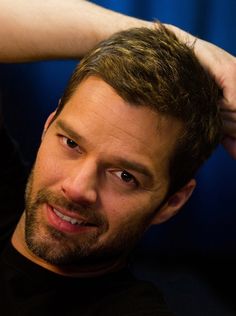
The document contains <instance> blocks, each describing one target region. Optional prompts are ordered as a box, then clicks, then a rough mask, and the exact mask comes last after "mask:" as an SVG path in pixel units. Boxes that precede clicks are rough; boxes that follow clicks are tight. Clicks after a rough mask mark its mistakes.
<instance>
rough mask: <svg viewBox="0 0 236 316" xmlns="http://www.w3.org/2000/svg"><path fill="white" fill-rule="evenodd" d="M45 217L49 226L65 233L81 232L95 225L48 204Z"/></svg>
mask: <svg viewBox="0 0 236 316" xmlns="http://www.w3.org/2000/svg"><path fill="white" fill-rule="evenodd" d="M47 219H48V222H49V224H50V225H51V226H53V227H54V228H55V229H57V230H59V231H62V232H65V233H81V232H84V231H86V230H88V229H91V228H95V227H96V225H94V224H92V223H90V222H88V221H87V220H85V219H84V218H79V217H78V215H77V214H73V213H72V212H68V211H65V210H59V209H58V208H56V207H53V206H50V205H47Z"/></svg>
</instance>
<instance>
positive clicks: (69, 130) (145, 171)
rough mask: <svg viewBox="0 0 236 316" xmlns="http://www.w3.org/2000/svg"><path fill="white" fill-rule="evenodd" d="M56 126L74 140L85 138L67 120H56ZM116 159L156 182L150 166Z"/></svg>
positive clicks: (119, 163)
mask: <svg viewBox="0 0 236 316" xmlns="http://www.w3.org/2000/svg"><path fill="white" fill-rule="evenodd" d="M56 126H57V127H59V128H61V129H62V130H63V131H64V132H66V133H67V134H68V135H69V136H70V137H71V138H72V139H73V140H75V141H81V140H84V138H83V137H82V136H80V135H79V134H78V133H76V132H75V131H74V130H73V129H72V128H71V127H70V126H69V125H68V124H67V123H66V122H65V121H62V120H58V121H57V122H56ZM114 161H115V162H116V163H117V164H118V165H120V166H121V167H122V168H124V169H128V170H132V171H136V172H138V173H140V174H143V175H144V176H146V177H147V178H149V180H150V181H151V182H152V183H153V182H154V175H153V174H152V172H151V171H150V170H149V168H148V167H146V166H145V165H143V164H141V163H139V162H136V161H130V160H126V159H124V158H121V157H114Z"/></svg>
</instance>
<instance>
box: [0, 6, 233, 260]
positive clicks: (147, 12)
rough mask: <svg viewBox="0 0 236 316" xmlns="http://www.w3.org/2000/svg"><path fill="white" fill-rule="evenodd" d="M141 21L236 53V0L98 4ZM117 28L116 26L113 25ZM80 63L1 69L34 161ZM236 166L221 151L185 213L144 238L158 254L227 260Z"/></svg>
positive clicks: (7, 99)
mask: <svg viewBox="0 0 236 316" xmlns="http://www.w3.org/2000/svg"><path fill="white" fill-rule="evenodd" d="M94 2H95V3H97V4H100V5H102V6H105V7H107V8H110V9H114V10H116V11H119V12H123V13H126V14H129V15H132V16H136V17H139V18H143V19H147V20H153V19H159V20H160V21H162V22H166V23H171V24H174V25H176V26H179V27H181V28H183V29H185V30H187V31H189V32H191V33H192V34H194V35H197V36H198V37H200V38H203V39H205V40H209V41H211V42H213V43H215V44H217V45H219V46H220V47H222V48H224V49H226V50H228V51H229V52H231V53H232V54H236V23H235V13H236V1H235V0H225V1H220V0H214V1H213V0H212V1H211V0H208V1H201V0H198V1H197V0H195V1H194V0H191V1H190V0H180V1H177V0H165V1H164V0H158V1H154V0H153V1H150V0H149V1H148V0H140V1H134V0H133V1H131V0H129V1H105V0H104V1H94ZM114 23H115V22H114ZM75 64H76V61H57V62H40V63H32V64H16V65H14V64H13V65H1V68H0V69H1V72H2V76H1V88H2V89H1V90H2V100H3V102H4V104H7V107H5V108H6V109H5V111H6V116H7V120H8V124H9V126H10V128H11V131H12V133H13V135H15V136H16V137H17V139H18V140H19V141H20V144H21V147H22V150H23V152H24V153H25V155H26V157H27V158H29V159H30V160H31V161H32V160H33V156H34V152H35V150H36V148H37V146H38V143H39V137H40V133H41V129H42V125H43V122H44V120H45V118H46V116H47V115H48V114H49V113H50V111H52V110H53V109H54V108H55V107H56V106H57V102H58V99H59V98H60V96H61V94H62V91H63V87H64V85H65V84H66V82H67V80H68V78H69V76H70V74H71V72H72V70H73V68H74V66H75ZM235 179H236V162H235V161H233V159H231V158H230V157H229V156H228V154H227V153H226V152H225V151H224V149H223V148H222V147H221V146H220V147H219V149H218V150H217V151H216V152H215V153H214V154H213V156H212V157H211V159H210V160H209V161H208V162H207V163H206V164H205V165H204V166H203V168H202V169H201V170H200V172H199V174H198V176H197V180H198V187H197V189H196V191H195V192H194V194H193V197H192V198H191V200H190V202H189V203H188V204H187V206H186V207H184V208H183V210H182V212H181V213H180V214H179V215H178V216H177V217H176V218H174V219H172V220H170V221H169V222H168V223H166V224H163V225H161V226H159V227H155V228H153V229H151V230H150V232H149V233H148V234H146V236H145V238H144V244H142V243H141V246H142V247H143V250H144V251H147V252H148V251H151V252H153V251H154V252H155V254H157V255H159V254H167V255H169V256H171V255H174V256H176V255H182V254H186V253H189V254H200V255H208V254H209V253H210V254H220V255H224V254H226V255H228V254H232V253H233V252H234V251H235V245H236V234H235V227H236V206H235V198H234V197H235V195H236V185H235Z"/></svg>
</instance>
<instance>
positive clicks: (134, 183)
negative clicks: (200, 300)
mask: <svg viewBox="0 0 236 316" xmlns="http://www.w3.org/2000/svg"><path fill="white" fill-rule="evenodd" d="M112 173H114V174H115V173H120V174H121V176H120V177H119V176H117V175H116V177H117V178H119V179H120V180H121V181H122V183H125V184H127V185H128V186H135V187H138V186H139V182H138V181H137V179H136V178H135V177H134V176H133V175H132V174H131V173H129V172H128V171H126V170H120V171H112ZM122 173H123V174H126V175H128V176H130V177H131V181H128V182H126V181H125V180H124V179H122Z"/></svg>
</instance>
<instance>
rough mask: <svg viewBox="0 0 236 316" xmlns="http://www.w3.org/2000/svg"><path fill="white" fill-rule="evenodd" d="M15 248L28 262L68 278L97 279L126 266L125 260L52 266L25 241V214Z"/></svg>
mask: <svg viewBox="0 0 236 316" xmlns="http://www.w3.org/2000/svg"><path fill="white" fill-rule="evenodd" d="M11 242H12V245H13V247H14V248H15V249H16V250H17V251H18V252H19V253H20V254H21V255H23V256H24V257H26V258H27V259H28V260H30V261H32V262H33V263H35V264H36V265H39V266H41V267H42V268H44V269H47V270H49V271H51V272H53V273H56V274H60V275H64V276H68V277H83V278H86V277H96V276H100V275H104V274H108V273H111V272H115V271H117V270H120V269H121V268H123V267H124V266H125V265H126V260H125V259H124V258H118V259H117V258H116V260H111V261H108V262H104V263H99V264H96V265H94V264H93V265H89V264H86V265H85V264H81V265H79V266H78V265H66V266H58V265H54V264H51V263H49V262H47V261H45V260H43V259H42V258H40V257H38V256H37V255H35V254H34V253H33V252H32V251H31V250H30V249H29V248H28V246H27V243H26V241H25V214H24V213H23V215H22V217H21V219H20V221H19V223H18V225H17V227H16V229H15V231H14V233H13V236H12V239H11Z"/></svg>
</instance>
